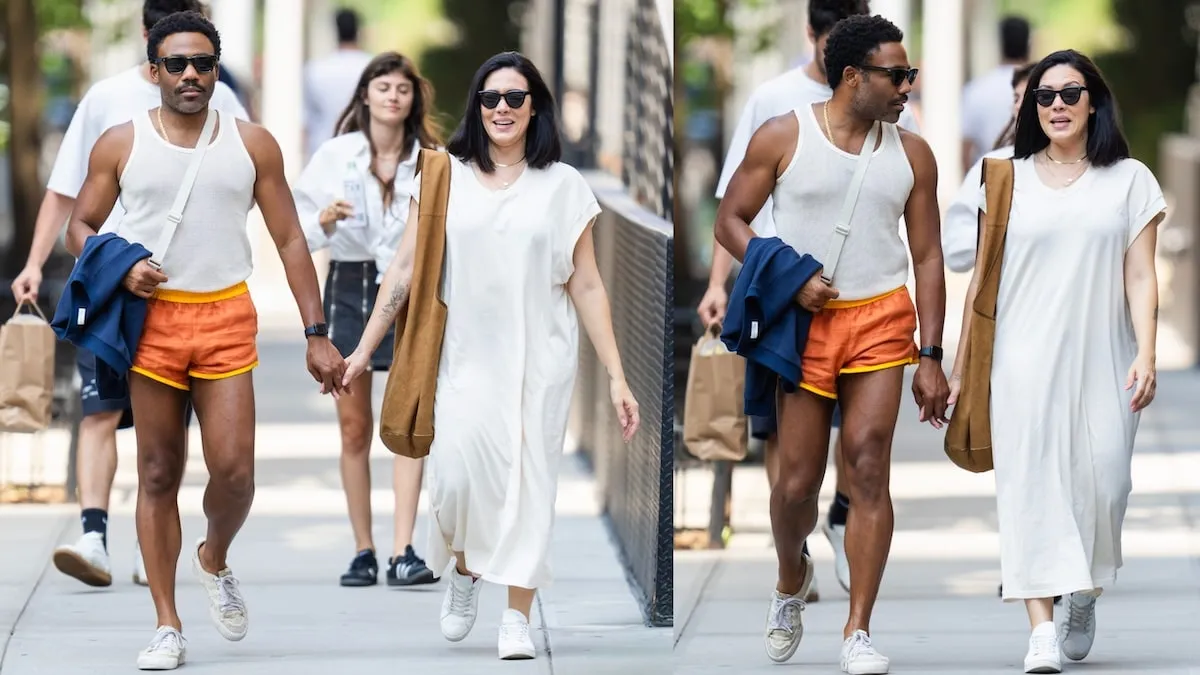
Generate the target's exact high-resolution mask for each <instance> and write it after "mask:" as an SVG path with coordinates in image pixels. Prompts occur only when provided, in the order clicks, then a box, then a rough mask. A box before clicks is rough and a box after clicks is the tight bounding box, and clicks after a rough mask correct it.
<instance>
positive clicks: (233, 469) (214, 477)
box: [208, 455, 254, 499]
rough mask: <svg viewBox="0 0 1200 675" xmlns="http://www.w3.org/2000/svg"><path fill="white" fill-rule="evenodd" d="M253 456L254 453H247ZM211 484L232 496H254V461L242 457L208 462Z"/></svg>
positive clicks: (246, 497) (244, 497) (245, 497)
mask: <svg viewBox="0 0 1200 675" xmlns="http://www.w3.org/2000/svg"><path fill="white" fill-rule="evenodd" d="M247 456H250V457H252V456H253V455H247ZM208 475H209V478H208V480H209V484H210V485H212V486H214V487H216V488H218V489H219V490H220V491H221V492H222V493H224V494H225V495H227V496H228V497H231V498H243V499H248V498H250V497H253V496H254V463H253V462H252V461H250V462H247V461H243V460H242V459H241V458H240V457H236V458H234V459H230V460H227V461H221V460H216V461H210V462H209V463H208Z"/></svg>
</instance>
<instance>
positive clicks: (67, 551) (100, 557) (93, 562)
mask: <svg viewBox="0 0 1200 675" xmlns="http://www.w3.org/2000/svg"><path fill="white" fill-rule="evenodd" d="M54 566H55V567H57V568H58V571H59V572H62V573H63V574H65V575H67V576H69V577H75V578H76V579H78V580H80V581H82V582H83V583H85V584H87V585H88V586H111V585H112V563H111V562H110V561H109V559H108V551H106V550H105V549H104V537H103V536H102V535H101V534H100V533H99V532H85V533H84V535H83V536H82V537H80V538H79V540H78V541H76V542H75V543H74V544H65V545H63V546H59V547H58V548H56V549H54Z"/></svg>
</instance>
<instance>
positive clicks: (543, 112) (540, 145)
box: [446, 52, 562, 173]
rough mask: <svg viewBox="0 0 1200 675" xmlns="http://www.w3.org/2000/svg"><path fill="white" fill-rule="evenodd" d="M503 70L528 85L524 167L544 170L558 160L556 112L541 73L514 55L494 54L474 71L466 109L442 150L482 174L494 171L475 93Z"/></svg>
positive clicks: (525, 60)
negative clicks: (529, 114)
mask: <svg viewBox="0 0 1200 675" xmlns="http://www.w3.org/2000/svg"><path fill="white" fill-rule="evenodd" d="M503 68H512V69H513V70H516V71H517V72H518V73H520V74H521V75H522V76H523V77H524V78H525V81H526V82H528V83H529V100H530V101H531V102H532V103H531V105H533V112H534V115H533V116H532V117H531V118H530V120H529V128H528V129H527V130H526V132H525V160H526V162H527V164H528V166H531V167H533V168H535V169H544V168H546V167H547V166H549V165H551V164H553V163H554V162H557V161H559V160H560V159H561V158H562V141H561V140H560V139H559V129H558V112H557V110H556V106H555V103H554V96H553V95H551V93H550V88H549V87H547V86H546V81H545V80H544V79H542V74H541V73H539V72H538V69H537V67H536V66H534V65H533V62H532V61H530V60H529V59H527V58H525V56H523V55H522V54H519V53H517V52H503V53H500V54H497V55H495V56H493V57H492V58H490V59H488V60H487V62H485V63H484V64H483V65H482V66H480V67H479V70H477V71H475V77H474V79H472V80H471V91H470V93H469V94H468V96H467V109H466V111H465V112H464V113H463V117H462V122H460V123H459V125H458V128H457V129H455V131H454V135H453V136H451V137H450V142H449V143H448V144H447V145H446V150H448V151H449V152H450V154H452V155H454V156H455V157H457V158H459V159H460V160H462V161H463V162H475V164H476V165H477V166H478V167H479V169H480V171H483V172H484V173H492V172H493V171H495V170H496V165H495V164H494V163H493V162H492V155H491V153H490V152H488V148H489V145H490V140H489V138H488V135H487V130H486V129H484V127H483V110H482V108H483V105H482V104H481V103H480V102H479V92H480V91H482V90H483V83H484V82H486V81H487V78H488V76H489V75H491V74H492V73H494V72H496V71H497V70H501V69H503Z"/></svg>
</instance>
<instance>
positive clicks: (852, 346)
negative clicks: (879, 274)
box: [800, 286, 918, 399]
mask: <svg viewBox="0 0 1200 675" xmlns="http://www.w3.org/2000/svg"><path fill="white" fill-rule="evenodd" d="M916 330H917V311H916V308H914V307H913V303H912V299H911V298H910V297H909V295H908V288H906V287H904V286H901V287H900V288H897V289H895V290H893V291H888V292H887V293H884V294H882V295H877V296H875V297H873V298H867V299H865V300H845V301H841V300H833V301H830V302H829V303H827V304H826V305H825V308H824V309H822V310H821V311H820V312H818V313H817V314H815V315H814V316H813V320H812V326H811V327H810V328H809V329H808V343H807V344H806V345H805V347H804V356H803V357H802V358H801V361H800V369H801V373H802V377H801V382H800V387H801V388H803V389H806V390H808V391H811V392H812V393H814V394H817V395H819V396H824V397H826V398H832V399H836V398H837V378H838V376H839V375H849V374H852V373H867V372H871V371H875V370H883V369H884V368H893V367H895V366H906V365H909V364H912V363H916V362H917V352H918V349H917V343H916V342H915V341H914V340H913V334H914V333H915V332H916Z"/></svg>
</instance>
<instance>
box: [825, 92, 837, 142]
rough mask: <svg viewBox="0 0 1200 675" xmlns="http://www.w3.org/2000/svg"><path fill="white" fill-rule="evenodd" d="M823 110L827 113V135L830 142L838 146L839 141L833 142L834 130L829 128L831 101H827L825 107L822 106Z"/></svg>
mask: <svg viewBox="0 0 1200 675" xmlns="http://www.w3.org/2000/svg"><path fill="white" fill-rule="evenodd" d="M822 110H823V111H824V113H825V135H826V136H829V142H830V143H833V144H834V145H835V146H836V145H837V141H835V140H833V129H832V128H831V127H830V126H829V101H828V100H827V101H825V105H824V106H822Z"/></svg>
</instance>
